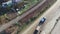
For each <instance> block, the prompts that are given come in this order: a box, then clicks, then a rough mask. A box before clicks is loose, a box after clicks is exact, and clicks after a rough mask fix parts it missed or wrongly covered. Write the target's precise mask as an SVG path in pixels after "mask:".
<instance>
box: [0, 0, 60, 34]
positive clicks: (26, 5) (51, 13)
mask: <svg viewBox="0 0 60 34" xmlns="http://www.w3.org/2000/svg"><path fill="white" fill-rule="evenodd" d="M59 2H60V0H16V1H15V0H6V1H5V0H4V1H3V0H2V1H1V3H0V4H1V5H0V34H33V32H34V30H35V28H36V26H37V24H38V23H39V20H40V18H42V17H47V18H46V19H47V20H46V22H45V23H44V24H43V25H41V26H42V27H41V34H43V33H45V34H48V33H50V34H53V33H55V32H54V30H53V32H50V31H51V29H52V28H53V27H54V24H55V20H56V19H57V18H58V17H59V15H60V12H59V10H60V9H59V6H60V5H59V4H58V3H59ZM50 7H51V8H50ZM54 7H55V8H54ZM3 9H4V10H3ZM48 22H49V23H48ZM52 22H53V23H52ZM50 24H51V25H50ZM49 28H50V29H49ZM55 29H56V28H55Z"/></svg>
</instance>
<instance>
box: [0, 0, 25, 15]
mask: <svg viewBox="0 0 60 34" xmlns="http://www.w3.org/2000/svg"><path fill="white" fill-rule="evenodd" d="M24 7H25V6H24V1H23V0H9V1H7V2H3V3H2V5H0V15H3V14H5V13H8V11H11V12H17V11H18V10H21V9H23V8H24ZM3 9H4V10H3Z"/></svg>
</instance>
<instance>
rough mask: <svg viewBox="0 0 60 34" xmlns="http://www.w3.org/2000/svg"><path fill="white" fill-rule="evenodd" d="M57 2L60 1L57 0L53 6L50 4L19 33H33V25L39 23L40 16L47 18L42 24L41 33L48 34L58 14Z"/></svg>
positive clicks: (59, 11) (58, 5)
mask: <svg viewBox="0 0 60 34" xmlns="http://www.w3.org/2000/svg"><path fill="white" fill-rule="evenodd" d="M59 3H60V0H57V2H56V3H55V4H54V5H53V6H51V8H49V9H48V10H47V11H46V12H45V13H44V14H43V15H42V16H41V17H39V18H38V19H37V20H35V22H34V23H33V24H32V25H31V26H30V27H28V28H27V29H26V30H25V31H24V32H23V33H20V34H33V32H34V30H35V27H36V26H37V24H38V23H39V21H40V19H41V18H42V17H46V18H47V20H46V22H45V23H44V24H43V25H42V28H41V30H42V32H41V34H48V33H49V32H50V31H51V29H52V28H53V27H54V24H55V21H56V19H57V18H58V16H59V15H60V8H59V7H60V4H59ZM51 26H52V27H51ZM43 32H45V33H43Z"/></svg>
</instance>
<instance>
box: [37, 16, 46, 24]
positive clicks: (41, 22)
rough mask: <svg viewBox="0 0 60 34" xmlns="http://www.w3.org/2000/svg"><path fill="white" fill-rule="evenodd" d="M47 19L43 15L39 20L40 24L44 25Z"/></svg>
mask: <svg viewBox="0 0 60 34" xmlns="http://www.w3.org/2000/svg"><path fill="white" fill-rule="evenodd" d="M45 21H46V17H43V18H42V19H41V20H40V22H39V24H38V25H42V24H43V23H44V22H45Z"/></svg>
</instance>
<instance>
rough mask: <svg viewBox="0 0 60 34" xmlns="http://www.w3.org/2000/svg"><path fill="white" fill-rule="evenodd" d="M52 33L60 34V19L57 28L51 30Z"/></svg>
mask: <svg viewBox="0 0 60 34" xmlns="http://www.w3.org/2000/svg"><path fill="white" fill-rule="evenodd" d="M51 34H60V20H59V22H58V23H57V24H56V26H55V28H54V29H53V31H52V32H51Z"/></svg>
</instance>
